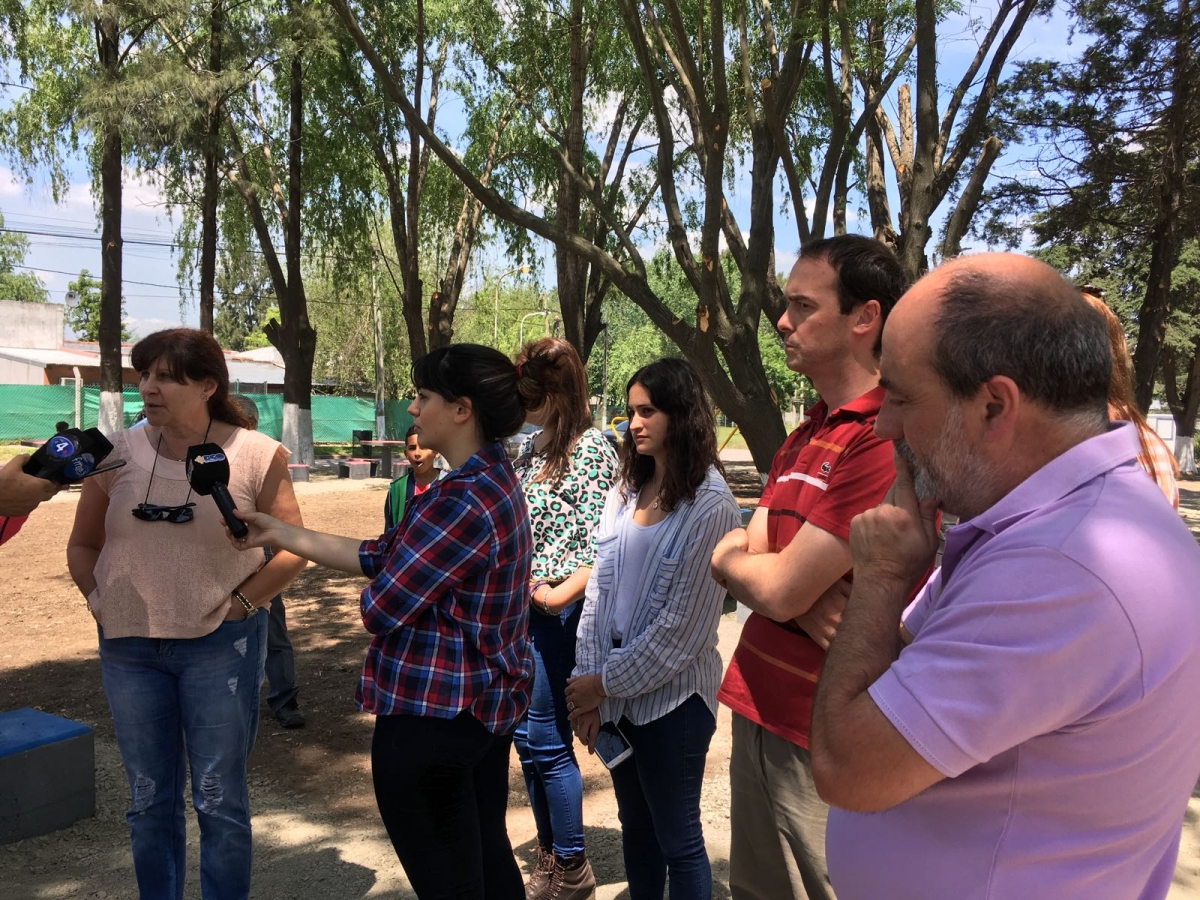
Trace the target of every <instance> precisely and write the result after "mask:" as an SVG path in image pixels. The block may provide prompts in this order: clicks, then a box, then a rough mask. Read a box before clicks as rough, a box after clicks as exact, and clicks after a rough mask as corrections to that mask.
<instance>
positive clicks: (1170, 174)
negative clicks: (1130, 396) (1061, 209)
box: [1133, 0, 1193, 413]
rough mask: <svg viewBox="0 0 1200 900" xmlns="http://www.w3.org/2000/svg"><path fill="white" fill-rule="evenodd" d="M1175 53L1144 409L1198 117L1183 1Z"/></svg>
mask: <svg viewBox="0 0 1200 900" xmlns="http://www.w3.org/2000/svg"><path fill="white" fill-rule="evenodd" d="M1174 24H1175V27H1176V28H1177V29H1178V31H1177V33H1176V35H1175V53H1174V57H1175V59H1174V63H1175V65H1174V66H1173V67H1172V92H1171V104H1170V106H1168V107H1167V114H1166V134H1165V135H1163V137H1164V139H1165V146H1164V147H1163V161H1162V166H1161V170H1160V172H1159V176H1158V178H1157V179H1156V181H1157V183H1158V197H1157V200H1158V202H1157V210H1156V215H1155V221H1154V225H1153V227H1152V229H1151V232H1150V247H1151V250H1150V268H1149V270H1148V271H1147V273H1146V296H1145V298H1144V299H1143V300H1142V306H1141V309H1139V310H1138V339H1137V347H1136V348H1135V349H1134V351H1133V382H1134V394H1135V395H1136V398H1137V404H1138V408H1139V409H1141V410H1142V412H1143V413H1144V412H1146V411H1147V410H1148V409H1150V403H1151V402H1152V401H1153V399H1154V376H1155V374H1156V373H1157V371H1158V361H1159V356H1160V355H1161V353H1162V346H1163V339H1164V338H1165V337H1166V333H1167V316H1168V315H1169V314H1170V312H1171V272H1172V271H1173V270H1174V268H1175V264H1176V262H1178V260H1179V224H1178V223H1179V217H1180V213H1181V210H1182V208H1183V192H1184V190H1185V185H1186V180H1187V175H1186V166H1187V155H1186V150H1185V147H1184V144H1185V141H1184V135H1185V134H1186V133H1187V130H1188V121H1189V117H1190V116H1191V115H1192V110H1191V105H1192V80H1191V78H1190V77H1189V74H1190V72H1189V69H1190V65H1189V62H1190V61H1191V56H1192V50H1191V29H1192V24H1193V23H1192V20H1191V4H1190V2H1189V0H1180V2H1179V9H1178V15H1177V18H1176V21H1175V23H1174Z"/></svg>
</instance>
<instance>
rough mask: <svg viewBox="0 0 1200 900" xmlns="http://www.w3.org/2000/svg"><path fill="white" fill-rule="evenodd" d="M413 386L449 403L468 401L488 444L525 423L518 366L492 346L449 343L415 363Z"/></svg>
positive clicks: (511, 432) (516, 429) (514, 432)
mask: <svg viewBox="0 0 1200 900" xmlns="http://www.w3.org/2000/svg"><path fill="white" fill-rule="evenodd" d="M412 383H413V386H414V387H416V388H417V390H425V391H433V392H434V393H435V394H441V396H442V397H444V398H445V399H446V400H449V401H450V402H454V401H455V400H461V399H462V398H464V397H465V398H467V399H469V400H470V401H471V410H472V412H474V413H475V419H476V421H478V422H479V428H480V431H482V432H483V439H484V440H485V441H487V442H488V443H489V444H490V443H492V442H493V441H498V440H500V439H501V438H505V437H508V436H509V435H510V434H516V432H517V431H519V430H520V428H521V426H522V425H523V424H525V411H526V407H525V405H524V401H523V400H522V399H521V393H520V391H518V390H517V367H516V366H514V365H513V364H512V362H511V361H510V360H509V358H508V357H507V356H505V355H504V354H503V353H501V352H500V351H499V350H496V349H494V348H492V347H484V346H483V345H482V344H449V345H447V346H445V347H438V348H437V349H436V350H430V351H429V352H428V353H426V354H425V355H424V356H422V357H421V358H420V359H418V360H416V361H415V362H414V363H413V365H412Z"/></svg>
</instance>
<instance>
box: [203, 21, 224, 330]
mask: <svg viewBox="0 0 1200 900" xmlns="http://www.w3.org/2000/svg"><path fill="white" fill-rule="evenodd" d="M211 28H212V37H211V41H210V44H209V53H208V69H209V72H211V73H212V74H214V75H215V74H220V72H221V71H222V44H223V42H224V38H225V34H224V32H225V6H224V0H212V16H211ZM207 105H208V112H207V121H206V123H205V129H204V153H203V155H204V188H203V193H202V194H201V197H200V328H201V329H202V330H203V331H207V332H208V333H209V334H212V333H213V309H214V307H215V304H216V281H217V205H218V201H219V199H220V189H221V181H220V176H219V172H218V162H219V161H218V154H219V153H220V152H221V145H220V140H221V119H222V116H223V115H224V114H223V113H222V111H221V100H220V98H219V97H217V96H213V97H210V98H209V99H208V104H207Z"/></svg>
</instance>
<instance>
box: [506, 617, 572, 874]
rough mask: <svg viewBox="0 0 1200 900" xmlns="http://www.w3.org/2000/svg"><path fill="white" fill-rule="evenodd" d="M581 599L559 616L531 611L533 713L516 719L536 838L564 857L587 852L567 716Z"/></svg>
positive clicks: (516, 736) (515, 741) (516, 737)
mask: <svg viewBox="0 0 1200 900" xmlns="http://www.w3.org/2000/svg"><path fill="white" fill-rule="evenodd" d="M582 612H583V604H582V603H576V604H575V605H574V606H572V607H570V608H569V609H566V610H564V611H563V612H562V613H560V614H559V615H557V616H547V615H544V614H542V613H540V612H537V611H533V612H530V614H529V642H530V643H531V644H532V645H533V687H532V696H531V698H530V703H529V713H528V714H527V715H526V716H525V718H523V719H522V720H521V722H520V724H518V725H517V730H516V732H515V733H514V734H513V744H514V745H515V746H516V748H517V758H518V759H520V760H521V770H522V772H524V774H525V787H526V789H527V790H528V791H529V804H530V806H532V807H533V821H534V823H535V824H536V825H537V839H538V843H539V844H541V845H542V846H543V847H553V848H554V852H555V854H557V855H558V856H561V857H568V856H574V855H576V854H578V853H582V852H583V776H582V775H580V773H579V762H578V760H576V758H575V748H574V740H573V738H572V734H571V725H570V723H569V722H568V721H567V699H566V696H565V691H566V688H567V678H568V677H569V676H570V674H571V670H572V669H574V668H575V633H576V631H577V630H578V628H579V617H580V615H581V614H582Z"/></svg>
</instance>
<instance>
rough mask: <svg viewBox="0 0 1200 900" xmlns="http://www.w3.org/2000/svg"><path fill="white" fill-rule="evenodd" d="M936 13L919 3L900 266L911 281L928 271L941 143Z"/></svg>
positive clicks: (930, 6)
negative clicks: (910, 150)
mask: <svg viewBox="0 0 1200 900" xmlns="http://www.w3.org/2000/svg"><path fill="white" fill-rule="evenodd" d="M937 98H938V85H937V13H936V12H935V10H934V8H933V3H932V0H917V111H916V120H915V125H916V127H915V129H914V137H913V154H912V177H911V179H910V181H909V197H908V203H906V204H905V205H904V208H903V209H902V210H901V211H900V240H899V246H898V247H897V253H898V256H899V259H900V265H901V267H902V268H903V269H904V273H905V275H907V276H908V278H909V279H910V280H914V281H915V280H916V279H917V278H918V277H920V275H921V274H922V273H923V272H924V271H925V270H926V269H927V268H928V267H929V266H928V264H927V261H926V259H925V243H926V242H927V241H928V240H929V235H930V229H929V217H930V215H931V214H932V213H933V209H934V202H933V182H934V177H935V175H936V172H935V168H934V166H935V163H934V153H935V151H936V149H937V141H938V115H937V103H938V99H937Z"/></svg>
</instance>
